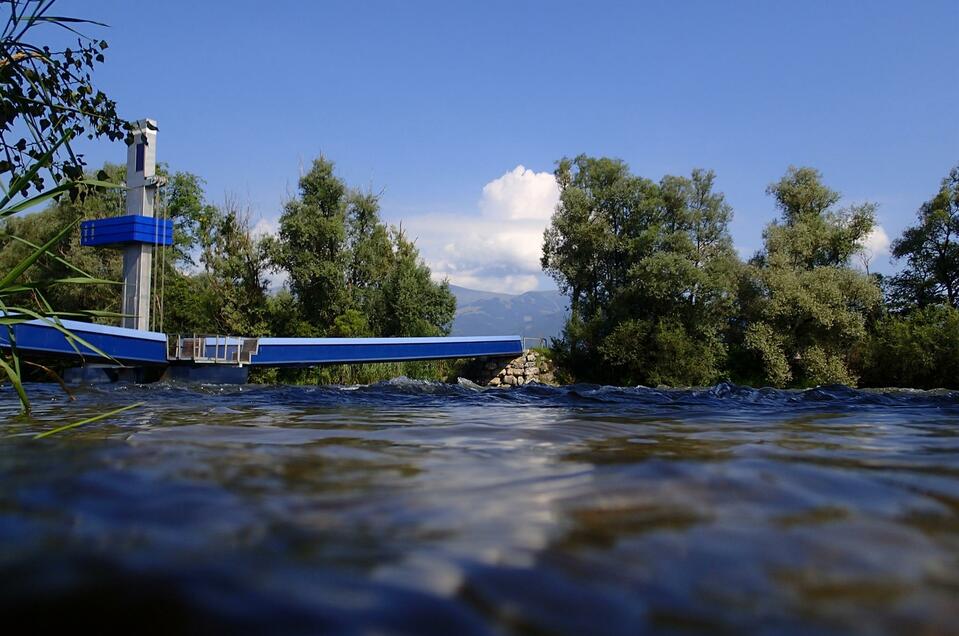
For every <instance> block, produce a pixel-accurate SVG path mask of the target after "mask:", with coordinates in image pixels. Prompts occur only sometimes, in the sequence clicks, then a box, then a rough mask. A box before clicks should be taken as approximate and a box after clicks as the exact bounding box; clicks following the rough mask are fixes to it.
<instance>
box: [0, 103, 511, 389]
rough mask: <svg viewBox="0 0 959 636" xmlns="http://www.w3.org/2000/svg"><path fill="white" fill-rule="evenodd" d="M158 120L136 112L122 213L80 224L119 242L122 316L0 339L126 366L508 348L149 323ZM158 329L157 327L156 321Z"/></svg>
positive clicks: (280, 363)
mask: <svg viewBox="0 0 959 636" xmlns="http://www.w3.org/2000/svg"><path fill="white" fill-rule="evenodd" d="M157 130H158V129H157V125H156V122H154V121H153V120H149V119H144V120H141V121H139V122H137V126H136V128H135V130H134V134H133V140H132V143H131V144H130V145H129V147H128V148H127V170H126V185H127V195H126V215H124V216H119V217H114V218H107V219H92V220H88V221H84V222H83V223H82V224H81V232H80V243H81V245H84V246H89V247H97V248H104V247H105V248H113V249H119V250H121V251H122V252H123V299H122V309H121V313H122V315H123V321H122V326H120V327H112V326H104V325H97V324H92V323H87V322H76V321H71V320H54V319H40V320H30V321H25V322H20V323H18V324H15V325H13V326H10V327H8V328H6V329H4V328H0V349H10V348H11V347H12V346H15V347H16V349H17V351H18V353H20V354H21V355H23V356H26V357H42V358H53V359H57V360H65V361H69V362H73V361H76V362H78V363H96V364H119V365H123V366H127V367H173V368H180V369H185V370H189V369H191V368H192V369H197V368H207V369H209V368H211V367H217V368H221V369H222V368H224V367H232V368H244V367H312V366H319V365H325V364H347V363H365V362H402V361H409V360H440V359H452V358H484V357H516V356H518V355H519V354H521V353H522V352H523V340H522V338H521V337H520V336H481V337H459V338H458V337H443V338H245V337H238V336H201V335H192V336H180V335H170V336H168V335H167V334H165V333H161V332H159V331H151V330H150V329H151V322H150V305H151V291H152V289H151V277H152V275H153V253H154V251H155V249H157V248H159V247H162V246H166V245H171V244H172V243H173V224H172V222H171V221H170V220H169V219H165V218H155V216H154V208H155V203H156V195H157V188H158V187H159V186H160V185H161V184H162V178H161V177H158V176H157V175H156V137H157ZM161 330H162V327H161Z"/></svg>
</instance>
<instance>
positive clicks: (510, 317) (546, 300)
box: [450, 285, 567, 341]
mask: <svg viewBox="0 0 959 636" xmlns="http://www.w3.org/2000/svg"><path fill="white" fill-rule="evenodd" d="M450 291H451V292H453V295H454V296H456V316H455V318H454V320H453V330H452V333H451V335H454V336H514V335H519V336H523V337H526V338H546V339H547V341H548V340H549V339H550V338H558V337H559V336H560V334H561V333H562V331H563V326H564V325H565V323H566V315H567V310H566V298H565V297H564V296H562V295H561V294H560V293H559V291H557V290H547V291H528V292H524V293H522V294H505V293H501V292H487V291H482V290H478V289H470V288H468V287H460V286H459V285H450Z"/></svg>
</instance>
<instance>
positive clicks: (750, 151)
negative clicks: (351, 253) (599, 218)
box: [58, 0, 959, 291]
mask: <svg viewBox="0 0 959 636" xmlns="http://www.w3.org/2000/svg"><path fill="white" fill-rule="evenodd" d="M58 9H59V12H60V13H64V14H69V15H75V16H78V17H87V18H92V19H97V20H102V21H104V22H106V23H108V24H110V25H111V28H109V29H106V30H102V31H101V30H95V31H93V32H94V33H95V34H96V35H98V36H101V35H102V37H104V38H105V39H107V40H108V41H109V42H110V48H109V50H108V51H107V53H108V57H107V63H106V64H105V65H104V66H102V67H101V68H100V70H98V72H97V81H98V83H99V85H100V86H102V87H103V88H104V89H105V90H106V91H107V92H108V93H109V94H110V95H111V96H112V97H113V98H114V99H116V100H117V101H118V103H119V105H120V109H121V111H122V113H123V114H124V115H125V116H127V117H130V118H140V117H143V116H150V117H153V118H155V119H157V120H158V122H159V125H160V137H159V140H158V152H159V156H160V159H161V160H162V161H165V162H167V163H168V164H170V166H171V167H173V168H174V169H178V170H188V171H191V172H195V173H197V174H199V175H200V176H202V177H203V178H204V179H206V182H207V186H208V194H209V197H210V199H211V200H212V201H214V202H217V201H221V200H222V199H223V198H224V196H225V195H227V194H230V195H233V196H236V197H238V198H239V199H240V200H241V201H243V202H245V203H246V204H247V205H249V207H250V209H251V213H252V216H253V219H254V221H258V222H259V223H260V229H269V228H270V227H271V224H272V223H275V219H276V218H277V217H278V215H279V213H280V211H281V206H282V203H283V201H284V200H285V199H286V198H287V197H288V196H289V195H290V194H292V193H294V192H295V188H296V181H297V178H298V175H299V174H300V170H301V169H302V167H303V166H308V165H309V163H310V161H312V159H313V158H314V157H315V156H317V155H318V154H320V153H324V154H325V155H327V156H328V157H330V158H331V159H333V160H334V161H335V162H336V164H337V168H338V172H339V174H340V175H341V176H342V177H344V178H345V179H346V180H347V181H348V182H349V183H350V184H352V185H356V186H361V187H364V188H365V187H372V188H373V189H374V190H375V191H382V192H383V197H382V208H383V215H384V217H385V218H386V219H387V220H388V221H390V222H393V223H399V222H400V221H402V223H403V227H404V228H406V229H408V230H409V232H410V233H411V234H413V235H414V236H416V237H417V238H418V244H419V245H420V248H421V251H422V253H423V255H424V257H425V258H426V260H427V261H428V262H429V263H430V264H431V265H432V266H433V267H434V270H435V271H436V272H438V273H441V274H445V275H449V276H450V278H451V280H453V282H459V283H463V284H467V285H469V286H474V287H479V288H486V289H496V290H503V291H523V290H524V289H528V288H534V287H539V288H546V287H549V286H550V282H549V281H548V279H546V278H544V277H542V276H539V275H537V272H536V260H537V254H538V250H539V241H538V238H537V237H538V233H539V232H541V230H542V227H543V225H544V224H545V223H546V220H547V219H546V217H547V216H548V213H549V207H550V206H551V201H552V200H553V199H552V198H551V197H552V196H554V195H552V194H551V193H550V188H551V186H550V184H549V180H548V178H547V177H546V176H545V175H544V174H542V173H548V172H550V171H552V169H553V167H554V163H555V161H556V160H557V159H559V158H560V157H563V156H565V155H569V156H572V155H576V154H579V153H589V154H594V155H607V156H613V157H619V158H622V159H624V160H626V161H627V162H628V163H629V164H630V166H631V167H632V169H633V171H634V172H636V173H638V174H641V175H643V176H646V177H649V178H652V179H656V180H658V179H659V178H660V177H662V175H664V174H687V173H688V172H689V171H690V170H692V169H693V168H695V167H702V168H710V169H713V170H715V171H716V173H717V176H718V187H719V189H721V190H722V191H723V192H725V194H726V197H727V200H728V201H729V202H730V203H731V204H732V206H733V207H734V210H735V220H734V221H733V224H732V232H733V238H734V240H735V242H736V244H737V247H739V248H740V250H741V251H742V252H743V253H744V254H750V253H752V252H753V251H754V250H756V249H757V248H758V247H759V246H760V245H761V233H762V227H763V225H764V224H766V223H767V222H768V221H770V220H771V219H773V218H774V216H775V210H774V207H773V205H772V201H771V200H770V199H769V197H767V196H766V195H765V193H764V190H765V187H766V185H767V184H768V183H770V182H771V181H774V180H776V179H778V178H779V177H780V176H781V175H782V174H783V172H784V171H785V170H786V168H787V167H788V166H789V165H790V164H794V165H811V166H814V167H816V168H818V169H820V170H821V171H822V172H823V174H824V176H825V180H826V182H827V184H829V185H830V186H832V187H833V188H835V189H838V190H840V191H841V192H842V193H843V194H844V195H845V201H846V202H860V201H864V200H870V201H875V202H876V203H878V204H879V221H880V223H881V225H882V227H883V228H884V230H885V231H886V233H887V234H888V236H889V237H891V238H895V236H897V235H898V233H899V232H900V231H901V230H902V228H903V227H905V226H906V225H907V224H909V223H911V222H912V220H913V218H914V214H915V211H916V208H917V207H918V206H919V205H920V204H921V203H922V202H923V201H924V200H926V199H928V198H929V197H930V196H931V195H932V194H933V193H934V191H935V190H936V188H937V185H938V183H939V180H940V179H941V178H942V177H943V176H944V175H945V174H946V173H947V172H948V170H949V169H950V168H951V167H952V166H954V165H956V163H957V162H959V117H957V113H959V76H957V74H959V71H957V70H956V69H957V62H959V37H957V36H956V34H957V33H959V2H956V1H955V0H946V1H941V2H937V1H921V2H879V1H876V2H868V3H867V2H843V1H832V2H799V3H784V2H759V1H756V2H629V3H603V2H590V3H585V2H555V1H554V2H518V1H514V2H478V3H459V2H358V1H354V2H306V1H302V0H301V1H292V0H291V1H287V0H276V1H275V2H272V3H264V2H243V1H239V0H235V1H231V2H214V1H202V2H201V1H194V2H189V3H188V2H181V1H179V0H165V1H164V2H151V3H140V2H122V1H119V0H116V1H106V0H84V1H80V0H61V2H60V3H59V5H58ZM84 150H85V151H86V152H87V156H88V159H89V160H90V162H91V163H92V164H94V165H95V164H97V163H100V162H102V161H103V160H108V159H109V160H113V161H121V160H122V159H123V156H124V154H123V149H122V148H120V147H116V146H111V145H110V144H108V143H106V142H100V143H96V144H91V145H89V146H87V147H85V148H84ZM519 166H522V167H523V168H518V167H519ZM872 268H873V269H876V270H879V271H891V270H892V269H893V266H892V265H890V264H889V259H888V256H887V255H885V254H882V253H880V254H877V255H876V256H875V258H874V259H873V263H872Z"/></svg>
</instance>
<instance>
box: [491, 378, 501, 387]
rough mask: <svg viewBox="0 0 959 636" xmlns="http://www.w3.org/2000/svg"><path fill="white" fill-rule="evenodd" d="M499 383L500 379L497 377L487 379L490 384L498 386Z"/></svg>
mask: <svg viewBox="0 0 959 636" xmlns="http://www.w3.org/2000/svg"><path fill="white" fill-rule="evenodd" d="M500 384H502V380H500V379H499V378H493V379H492V380H490V381H489V385H490V386H499V385H500Z"/></svg>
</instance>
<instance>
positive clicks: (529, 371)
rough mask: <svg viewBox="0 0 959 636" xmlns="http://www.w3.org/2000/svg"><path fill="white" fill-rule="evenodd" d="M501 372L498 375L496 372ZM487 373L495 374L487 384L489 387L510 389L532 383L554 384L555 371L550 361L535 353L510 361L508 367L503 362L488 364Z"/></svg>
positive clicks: (528, 353)
mask: <svg viewBox="0 0 959 636" xmlns="http://www.w3.org/2000/svg"><path fill="white" fill-rule="evenodd" d="M497 370H499V372H498V373H496V371H497ZM486 371H487V372H490V373H491V374H493V373H495V375H493V376H492V378H491V379H490V380H489V381H488V382H487V383H486V385H487V386H498V387H509V386H523V385H524V384H530V383H531V382H542V383H544V384H552V383H553V369H552V367H551V366H550V364H549V361H547V360H546V359H544V358H543V357H542V356H538V355H537V354H536V352H535V351H529V352H527V353H525V354H524V355H521V356H520V357H518V358H516V359H515V360H510V361H509V363H508V364H506V366H505V367H504V366H503V363H502V362H488V363H487V364H486Z"/></svg>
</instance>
